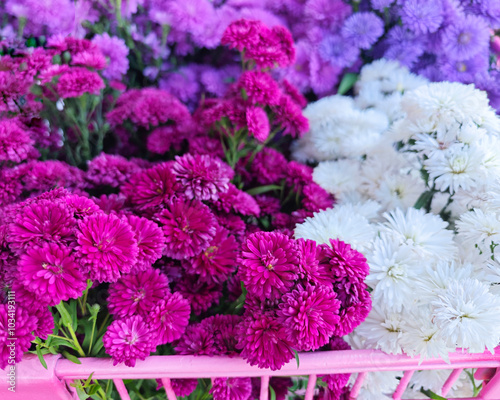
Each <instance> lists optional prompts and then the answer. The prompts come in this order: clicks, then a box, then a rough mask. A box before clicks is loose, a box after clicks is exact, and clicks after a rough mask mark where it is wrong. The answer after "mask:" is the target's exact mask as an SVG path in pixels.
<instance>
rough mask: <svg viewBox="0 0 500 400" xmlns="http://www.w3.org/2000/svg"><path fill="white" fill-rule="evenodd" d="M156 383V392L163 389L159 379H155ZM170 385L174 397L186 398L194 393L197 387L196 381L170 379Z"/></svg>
mask: <svg viewBox="0 0 500 400" xmlns="http://www.w3.org/2000/svg"><path fill="white" fill-rule="evenodd" d="M156 382H157V386H156V391H158V390H160V389H161V388H162V387H163V382H162V381H161V379H157V380H156ZM170 383H171V385H172V389H173V391H174V393H175V395H176V396H178V397H186V396H189V395H190V394H191V393H193V392H194V390H195V389H196V386H198V379H171V380H170Z"/></svg>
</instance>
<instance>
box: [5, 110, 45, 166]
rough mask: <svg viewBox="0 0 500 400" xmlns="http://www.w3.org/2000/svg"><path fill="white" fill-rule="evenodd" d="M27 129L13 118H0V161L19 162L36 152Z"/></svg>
mask: <svg viewBox="0 0 500 400" xmlns="http://www.w3.org/2000/svg"><path fill="white" fill-rule="evenodd" d="M33 144H34V142H33V140H32V139H31V138H30V135H29V133H28V132H27V129H26V128H24V129H23V125H22V124H21V123H20V122H18V121H17V120H14V119H3V120H0V162H1V161H12V162H15V163H20V162H21V161H23V160H26V159H27V158H29V157H30V156H31V155H35V154H36V150H35V149H34V147H33Z"/></svg>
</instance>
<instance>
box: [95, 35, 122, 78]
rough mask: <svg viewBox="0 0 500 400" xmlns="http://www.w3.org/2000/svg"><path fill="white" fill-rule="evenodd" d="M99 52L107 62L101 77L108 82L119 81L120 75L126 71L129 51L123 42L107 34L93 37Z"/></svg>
mask: <svg viewBox="0 0 500 400" xmlns="http://www.w3.org/2000/svg"><path fill="white" fill-rule="evenodd" d="M92 43H95V44H96V45H97V47H98V48H99V50H101V52H102V53H103V54H104V55H105V56H106V58H107V59H108V60H109V62H108V65H107V66H106V68H105V69H104V70H103V71H102V76H104V77H105V78H106V79H109V80H111V81H112V80H115V79H116V80H121V79H122V75H124V74H126V73H127V70H128V58H127V56H128V53H129V49H128V47H127V45H126V44H125V41H124V40H123V39H121V38H119V37H116V36H109V35H108V33H107V32H104V33H103V34H101V35H95V36H94V37H93V38H92Z"/></svg>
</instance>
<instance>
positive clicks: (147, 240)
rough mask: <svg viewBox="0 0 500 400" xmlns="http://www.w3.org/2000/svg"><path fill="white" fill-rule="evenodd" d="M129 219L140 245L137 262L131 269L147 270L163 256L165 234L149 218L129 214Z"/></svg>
mask: <svg viewBox="0 0 500 400" xmlns="http://www.w3.org/2000/svg"><path fill="white" fill-rule="evenodd" d="M127 221H128V223H129V224H130V226H131V227H132V231H133V232H134V237H135V240H136V241H137V246H138V247H139V254H138V255H137V263H136V264H135V265H134V267H133V268H132V270H131V271H132V272H134V271H141V270H145V269H147V268H148V267H150V266H151V265H153V263H154V262H155V261H156V260H158V259H159V258H161V256H162V254H163V248H164V247H165V236H163V232H162V230H161V228H160V227H159V226H158V225H157V224H156V223H154V222H153V221H150V220H149V219H147V218H140V217H137V216H135V215H129V216H128V217H127Z"/></svg>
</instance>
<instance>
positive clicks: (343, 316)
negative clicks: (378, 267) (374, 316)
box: [333, 278, 372, 336]
mask: <svg viewBox="0 0 500 400" xmlns="http://www.w3.org/2000/svg"><path fill="white" fill-rule="evenodd" d="M366 289H367V286H366V284H365V283H364V282H359V281H357V280H351V279H350V278H344V279H341V280H338V281H336V282H335V283H334V284H333V290H334V292H335V293H337V299H338V300H340V301H341V306H340V310H339V316H340V321H339V323H338V325H337V326H336V327H335V332H333V334H334V335H335V336H345V335H347V334H349V333H350V332H352V331H353V330H354V328H356V327H357V326H358V325H359V324H361V322H363V321H364V320H365V318H366V316H367V315H368V314H369V312H370V310H371V308H372V301H371V297H370V294H369V293H368V291H367V290H366Z"/></svg>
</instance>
